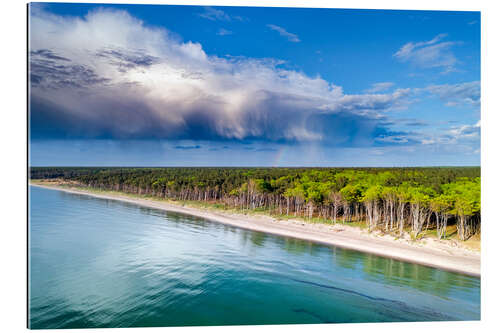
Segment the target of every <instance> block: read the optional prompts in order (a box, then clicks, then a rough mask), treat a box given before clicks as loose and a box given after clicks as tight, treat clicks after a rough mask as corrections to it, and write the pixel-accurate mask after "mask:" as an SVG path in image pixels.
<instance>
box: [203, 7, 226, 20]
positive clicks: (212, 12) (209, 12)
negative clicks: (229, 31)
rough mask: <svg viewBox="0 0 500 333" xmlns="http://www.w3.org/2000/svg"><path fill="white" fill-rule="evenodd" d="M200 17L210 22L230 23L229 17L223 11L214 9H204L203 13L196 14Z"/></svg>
mask: <svg viewBox="0 0 500 333" xmlns="http://www.w3.org/2000/svg"><path fill="white" fill-rule="evenodd" d="M198 15H199V16H200V17H203V18H206V19H208V20H211V21H230V20H231V17H230V16H229V15H228V14H226V13H225V12H224V11H223V10H220V9H215V8H213V7H205V8H204V12H203V13H200V14H198Z"/></svg>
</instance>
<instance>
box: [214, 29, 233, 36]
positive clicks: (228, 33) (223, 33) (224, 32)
mask: <svg viewBox="0 0 500 333" xmlns="http://www.w3.org/2000/svg"><path fill="white" fill-rule="evenodd" d="M232 34H233V32H232V31H230V30H226V29H224V28H220V29H219V31H217V35H219V36H227V35H232Z"/></svg>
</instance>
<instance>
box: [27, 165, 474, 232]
mask: <svg viewBox="0 0 500 333" xmlns="http://www.w3.org/2000/svg"><path fill="white" fill-rule="evenodd" d="M30 173H31V178H32V179H49V178H61V179H65V180H72V181H76V182H78V183H79V184H81V185H82V186H87V187H92V188H97V189H102V190H114V191H123V192H128V193H134V194H139V195H152V196H157V197H162V198H170V199H176V200H195V201H205V202H215V203H222V204H224V205H225V206H228V207H234V208H240V209H247V210H266V211H269V212H270V213H273V214H280V215H288V216H296V217H304V218H307V219H312V218H321V219H324V220H327V221H330V222H331V223H349V222H354V221H366V225H367V227H368V229H369V230H370V231H372V230H375V229H380V230H384V231H386V232H391V233H396V234H399V235H402V234H403V233H404V232H405V231H409V232H410V233H411V234H412V235H413V236H414V237H418V236H419V235H421V233H422V232H423V231H424V230H429V229H435V230H436V235H437V237H438V238H440V239H441V238H444V237H446V230H447V226H449V225H456V229H457V234H458V237H459V238H460V239H461V240H467V239H468V238H470V237H471V236H472V235H474V234H475V233H478V232H480V224H481V178H480V168H479V167H441V168H437V167H436V168H31V169H30Z"/></svg>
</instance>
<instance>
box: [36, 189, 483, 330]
mask: <svg viewBox="0 0 500 333" xmlns="http://www.w3.org/2000/svg"><path fill="white" fill-rule="evenodd" d="M30 195H31V211H30V217H31V218H30V226H29V229H30V233H29V236H30V239H29V251H30V261H29V268H30V276H29V324H30V327H31V328H78V327H130V326H179V325H233V324H291V323H345V322H387V321H430V320H432V321H436V320H478V319H480V280H479V279H478V278H474V277H469V276H465V275H461V274H455V273H449V272H445V271H442V270H438V269H434V268H428V267H424V266H420V265H415V264H409V263H403V262H400V261H397V260H392V259H386V258H382V257H378V256H375V255H370V254H364V253H361V252H357V251H351V250H344V249H341V248H336V247H329V246H323V245H317V244H314V243H310V242H306V241H302V240H297V239H292V238H285V237H278V236H272V235H268V234H264V233H260V232H252V231H247V230H242V229H238V228H235V227H231V226H226V225H223V224H220V223H216V222H211V221H208V220H205V219H200V218H196V217H192V216H187V215H181V214H176V213H170V212H164V211H160V210H155V209H149V208H143V207H140V206H136V205H131V204H127V203H123V202H118V201H112V200H103V199H97V198H92V197H89V196H85V195H77V194H69V193H64V192H61V191H56V190H48V189H42V188H38V187H30Z"/></svg>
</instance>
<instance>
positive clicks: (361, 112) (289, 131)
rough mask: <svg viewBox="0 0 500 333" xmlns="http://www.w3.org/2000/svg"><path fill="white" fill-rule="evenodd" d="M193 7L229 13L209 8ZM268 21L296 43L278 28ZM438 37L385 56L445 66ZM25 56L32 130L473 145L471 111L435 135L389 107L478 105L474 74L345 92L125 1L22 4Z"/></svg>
mask: <svg viewBox="0 0 500 333" xmlns="http://www.w3.org/2000/svg"><path fill="white" fill-rule="evenodd" d="M199 16H200V17H201V18H204V19H208V20H210V21H231V20H233V21H234V20H236V19H234V18H232V17H233V16H231V15H229V14H226V13H225V12H224V11H222V10H219V9H214V8H210V7H208V8H205V9H204V11H203V12H201V14H199ZM234 17H236V16H234ZM237 17H239V16H237ZM238 20H239V21H242V20H243V18H241V20H240V19H238ZM267 27H268V29H271V30H274V31H276V32H278V33H279V34H280V35H281V36H282V37H284V39H286V40H287V41H288V42H293V43H297V44H300V43H299V42H301V39H299V37H298V35H296V34H292V33H290V32H288V31H287V30H285V28H283V27H281V26H278V25H275V24H271V23H269V24H267ZM218 31H219V33H218V35H230V34H232V32H229V30H225V29H224V28H220V29H219V30H218ZM222 32H223V33H222ZM446 37H447V36H446V34H444V33H440V34H438V35H436V36H435V37H434V38H432V39H431V40H428V41H420V42H408V43H406V44H404V45H403V46H401V47H400V49H399V50H397V51H396V52H395V53H393V57H394V58H396V59H397V60H398V61H400V62H402V63H410V64H411V65H413V66H417V67H422V68H439V69H440V70H441V71H442V72H450V71H455V70H457V64H458V63H459V62H458V60H457V58H456V56H455V55H454V53H453V52H452V48H453V47H454V46H455V45H458V44H459V42H453V41H444V39H445V38H446ZM285 42H286V41H285ZM29 59H30V84H31V85H30V89H31V90H30V111H31V138H32V139H33V140H48V139H52V140H58V139H66V140H68V139H73V140H87V139H89V140H94V139H109V140H172V141H173V142H174V141H175V142H177V141H179V140H188V141H189V142H194V143H193V144H187V145H182V144H174V146H175V147H183V148H182V150H193V149H194V150H196V151H198V150H199V149H200V148H202V146H200V145H199V144H197V143H196V142H232V143H236V144H237V143H241V144H248V143H252V142H258V143H269V144H278V145H279V144H285V145H293V144H297V143H302V144H303V143H314V144H316V145H319V146H325V147H346V148H356V147H368V148H370V147H372V148H373V147H385V146H415V145H417V146H427V147H428V146H429V145H430V144H437V143H439V144H441V145H455V146H456V145H464V146H470V147H471V149H472V150H474V151H476V150H477V149H479V133H480V125H479V124H480V123H479V122H478V121H477V122H473V123H470V124H467V125H463V124H462V125H451V126H449V127H448V128H446V129H444V130H443V131H442V132H441V133H436V132H428V131H427V132H426V131H421V130H420V131H419V130H416V128H425V125H424V123H425V122H423V121H419V120H418V119H416V118H415V119H402V118H401V117H398V116H397V115H398V112H400V111H401V110H407V109H408V108H409V107H411V106H412V105H413V104H414V103H417V102H418V101H420V100H422V99H425V98H437V99H439V100H440V101H442V103H443V105H444V107H457V106H458V107H462V106H464V107H470V108H473V110H475V111H474V112H478V110H479V107H480V82H479V81H470V82H461V83H453V84H450V83H446V84H429V85H426V86H423V87H411V88H409V87H397V86H396V85H395V84H394V83H393V82H375V83H372V85H371V86H370V87H369V88H367V89H365V90H364V91H363V92H360V93H354V94H349V93H345V92H344V89H343V88H342V87H341V86H340V85H337V84H335V83H333V82H329V81H327V80H326V79H324V78H322V77H321V76H320V75H315V76H311V75H308V74H306V73H304V72H303V71H300V70H296V69H290V68H288V67H287V66H286V62H285V61H283V60H280V59H276V58H255V57H247V56H232V55H225V56H217V55H210V54H207V52H206V51H205V50H204V47H203V45H202V44H201V43H200V42H192V41H183V40H182V39H181V38H180V37H179V35H177V34H176V33H173V32H171V31H169V30H167V29H165V28H163V27H156V26H151V25H149V24H147V23H145V22H144V21H142V20H140V19H138V18H136V17H134V16H133V15H131V14H130V13H128V12H127V11H125V10H115V9H107V8H97V9H95V10H92V11H89V12H88V14H86V15H85V16H84V17H80V16H64V15H58V14H54V13H51V12H50V11H46V10H44V9H43V7H31V12H30V55H29ZM411 123H412V124H413V126H412V125H408V124H411ZM186 147H187V148H186ZM193 147H195V148H193ZM178 149H181V148H178ZM270 150H271V151H272V150H273V149H270ZM469 150H470V149H469Z"/></svg>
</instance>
